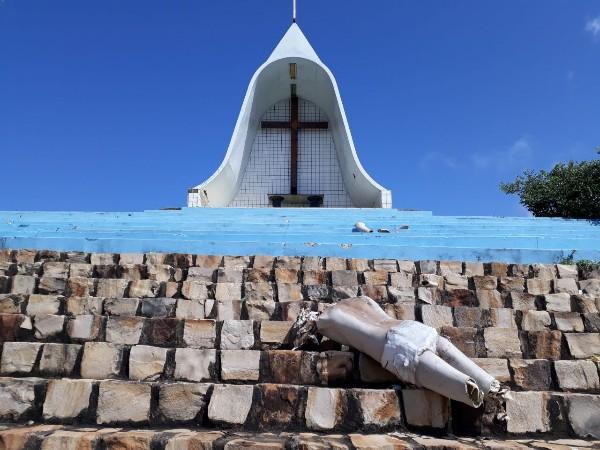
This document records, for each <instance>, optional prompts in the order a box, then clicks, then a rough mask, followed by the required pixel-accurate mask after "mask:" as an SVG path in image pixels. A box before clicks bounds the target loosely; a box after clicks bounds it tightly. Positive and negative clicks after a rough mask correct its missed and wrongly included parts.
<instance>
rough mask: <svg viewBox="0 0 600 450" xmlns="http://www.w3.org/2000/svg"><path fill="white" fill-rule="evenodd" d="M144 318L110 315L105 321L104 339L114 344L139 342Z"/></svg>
mask: <svg viewBox="0 0 600 450" xmlns="http://www.w3.org/2000/svg"><path fill="white" fill-rule="evenodd" d="M143 328H144V318H142V317H128V316H110V317H109V318H108V320H107V322H106V340H107V342H112V343H115V344H128V345H135V344H138V343H139V342H140V337H141V336H142V329H143Z"/></svg>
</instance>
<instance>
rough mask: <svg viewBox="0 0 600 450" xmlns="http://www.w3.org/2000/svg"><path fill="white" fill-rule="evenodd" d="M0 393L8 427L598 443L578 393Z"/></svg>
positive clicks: (220, 388) (254, 389)
mask: <svg viewBox="0 0 600 450" xmlns="http://www.w3.org/2000/svg"><path fill="white" fill-rule="evenodd" d="M0 387H1V388H2V389H0V399H2V402H0V421H12V422H15V423H24V422H27V421H32V422H33V423H39V422H41V421H43V422H44V423H48V424H79V425H82V426H95V425H101V426H151V427H160V426H177V427H179V426H193V427H204V428H210V429H216V430H219V429H233V430H244V431H312V432H344V431H346V432H383V431H398V430H405V429H408V430H412V431H419V430H420V431H428V432H437V433H443V432H453V433H455V434H457V435H469V436H480V435H482V434H483V435H487V436H491V435H502V436H507V435H515V436H516V435H519V436H520V435H527V434H542V435H544V434H546V435H548V434H555V435H561V436H571V437H580V438H586V437H596V438H598V437H599V435H598V433H599V430H600V428H599V426H600V417H599V416H598V414H597V411H598V408H600V395H593V394H583V393H557V392H546V391H536V392H533V391H529V392H512V393H510V395H508V396H507V398H506V399H505V400H503V401H501V402H500V403H498V401H497V400H494V399H488V400H486V401H485V402H484V404H483V405H482V407H480V408H478V409H473V408H470V407H466V406H464V405H462V404H460V403H456V402H450V401H448V400H447V399H446V398H444V397H441V396H439V395H437V394H435V393H433V392H431V391H427V390H422V389H414V388H404V389H399V388H397V389H344V388H335V389H334V388H322V387H306V386H294V385H285V384H269V383H261V384H257V385H233V384H230V385H228V384H211V383H150V382H130V381H117V380H90V379H82V380H72V379H55V380H44V379H40V378H0ZM505 414H506V415H507V416H508V420H507V421H502V420H500V419H499V417H500V416H501V415H505Z"/></svg>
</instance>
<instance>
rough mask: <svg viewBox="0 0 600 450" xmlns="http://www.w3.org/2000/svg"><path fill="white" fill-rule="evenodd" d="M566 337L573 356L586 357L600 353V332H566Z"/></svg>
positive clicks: (577, 357)
mask: <svg viewBox="0 0 600 450" xmlns="http://www.w3.org/2000/svg"><path fill="white" fill-rule="evenodd" d="M565 337H566V339H567V345H568V346H569V351H570V352H571V355H572V356H573V358H576V359H586V358H591V357H592V356H595V355H600V334H598V333H565Z"/></svg>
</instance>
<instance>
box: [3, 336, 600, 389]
mask: <svg viewBox="0 0 600 450" xmlns="http://www.w3.org/2000/svg"><path fill="white" fill-rule="evenodd" d="M468 349H469V348H466V350H468ZM466 353H467V355H468V356H471V357H472V359H473V361H474V362H475V363H476V364H478V365H479V366H481V367H482V368H484V369H485V370H486V371H488V372H490V373H491V374H492V375H494V377H496V378H497V379H498V381H500V382H502V383H504V384H506V385H507V386H509V387H510V388H511V389H513V390H532V391H565V392H599V391H600V382H599V374H598V370H599V369H600V362H598V360H597V359H596V360H595V361H594V360H593V359H581V360H549V359H521V358H519V357H515V356H512V357H510V358H503V357H473V356H472V354H469V352H466ZM0 374H1V375H3V376H16V377H29V376H37V377H44V378H55V377H71V378H98V379H121V380H139V381H153V380H154V381H157V380H161V381H195V382H201V381H202V382H215V383H219V382H223V383H283V384H295V385H307V386H330V387H336V386H343V387H385V386H387V387H391V386H394V385H403V383H401V382H400V381H399V380H397V379H396V378H395V377H394V376H393V375H392V374H391V373H389V372H387V371H385V370H384V369H382V368H381V366H380V365H379V364H378V363H376V362H375V361H373V360H371V359H370V358H369V357H367V356H365V355H363V354H361V353H358V352H356V351H333V350H329V351H324V352H311V351H293V350H266V351H261V350H252V349H229V350H215V349H204V348H176V349H174V348H165V347H155V346H148V345H133V346H131V345H123V344H113V343H109V342H88V343H86V344H85V345H77V344H61V343H43V344H42V343H35V342H5V343H4V344H3V346H2V349H1V359H0Z"/></svg>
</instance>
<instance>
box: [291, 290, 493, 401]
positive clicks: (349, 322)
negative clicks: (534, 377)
mask: <svg viewBox="0 0 600 450" xmlns="http://www.w3.org/2000/svg"><path fill="white" fill-rule="evenodd" d="M294 333H295V338H294V339H295V341H294V345H295V346H296V347H301V346H305V345H308V344H310V342H311V341H313V342H314V341H315V340H316V339H318V337H317V336H316V334H317V333H318V334H321V335H323V336H326V337H327V338H329V339H332V340H334V341H336V342H338V343H340V344H342V345H348V346H350V347H353V348H355V349H357V350H359V351H361V352H362V353H364V354H366V355H368V356H370V357H371V358H373V359H375V360H376V361H378V362H379V363H380V364H381V366H382V367H383V368H385V369H386V370H388V371H390V372H392V373H393V374H394V375H396V376H397V377H398V378H399V379H400V380H401V381H403V382H405V383H410V384H413V385H416V386H418V387H424V388H427V389H429V390H432V391H434V392H437V393H438V394H441V395H443V396H445V397H448V398H450V399H452V400H457V401H459V402H462V403H465V404H467V405H469V406H472V407H474V408H477V407H479V406H480V405H481V404H482V402H483V399H484V397H485V396H486V395H488V394H497V393H499V391H500V383H499V382H498V381H497V380H495V379H494V377H492V376H491V375H490V374H488V373H487V372H486V371H485V370H483V369H481V368H480V367H479V366H478V365H477V364H475V363H474V362H473V361H471V359H470V358H469V357H467V356H466V355H465V354H463V353H462V352H461V351H460V350H459V349H457V348H456V347H455V346H454V345H453V344H452V343H450V341H448V340H447V339H445V338H443V337H442V336H440V335H439V334H438V332H437V331H436V330H435V328H432V327H429V326H427V325H423V324H422V323H420V322H417V321H414V320H395V319H392V318H390V317H389V316H388V315H387V314H386V313H385V312H384V311H383V310H382V309H381V308H380V307H379V305H378V304H377V303H376V302H375V301H373V300H372V299H370V298H369V297H355V298H349V299H345V300H342V301H340V302H338V303H336V304H335V305H333V306H331V307H330V308H328V309H327V310H325V311H324V312H322V313H317V312H309V311H303V313H302V314H300V315H299V316H298V320H297V322H296V324H295V327H294Z"/></svg>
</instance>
